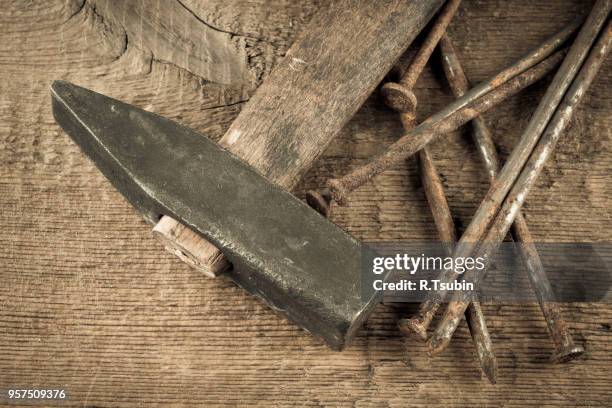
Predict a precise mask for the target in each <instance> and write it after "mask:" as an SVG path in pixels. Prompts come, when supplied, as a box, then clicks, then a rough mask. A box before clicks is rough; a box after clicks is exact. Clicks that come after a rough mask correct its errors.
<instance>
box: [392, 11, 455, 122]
mask: <svg viewBox="0 0 612 408" xmlns="http://www.w3.org/2000/svg"><path fill="white" fill-rule="evenodd" d="M460 4H461V0H448V1H447V2H446V4H445V5H444V8H443V10H442V11H441V12H440V14H439V15H438V17H437V18H436V20H435V22H434V24H433V26H432V27H431V29H430V30H429V32H428V33H427V37H426V38H425V40H424V41H423V44H422V45H421V47H420V48H419V51H418V52H417V54H416V55H415V57H414V58H413V59H412V61H411V62H410V66H409V67H408V69H407V70H406V72H405V73H404V75H403V76H402V78H401V80H400V81H399V83H395V82H387V83H386V84H385V85H383V87H382V89H381V93H382V96H383V98H384V100H385V103H386V104H387V106H389V107H390V108H392V109H393V110H395V111H396V112H402V113H410V114H412V115H413V117H412V120H414V115H415V113H416V107H417V98H416V96H415V95H414V92H413V88H414V85H415V84H416V81H417V79H419V76H420V75H421V73H422V72H423V68H425V65H426V64H427V61H428V60H429V57H430V56H431V53H432V52H433V50H434V49H435V48H436V45H437V44H438V41H440V38H441V37H442V35H443V34H444V32H445V31H446V28H447V27H448V24H449V23H450V21H451V20H452V19H453V16H454V15H455V13H456V12H457V9H458V8H459V5H460Z"/></svg>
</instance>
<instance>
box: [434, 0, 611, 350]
mask: <svg viewBox="0 0 612 408" xmlns="http://www.w3.org/2000/svg"><path fill="white" fill-rule="evenodd" d="M609 12H610V2H609V1H604V0H600V1H598V2H597V3H596V4H595V6H593V10H592V11H591V14H590V16H589V19H588V20H587V22H586V23H585V27H584V28H583V29H582V30H581V32H580V34H579V36H578V38H577V39H576V42H575V44H574V46H573V47H572V51H570V54H569V55H568V57H567V59H568V60H569V61H567V64H564V65H565V68H566V69H565V70H563V68H564V67H562V69H560V72H561V75H563V76H564V77H565V76H566V75H571V72H572V71H573V70H571V69H569V68H570V67H571V66H572V65H573V64H575V63H577V60H579V61H580V62H583V61H584V58H581V57H580V56H581V55H582V54H583V53H584V54H586V53H588V58H586V61H584V64H582V63H580V65H581V68H580V70H579V72H578V74H577V75H574V76H572V81H571V83H570V84H569V85H568V87H569V90H567V87H565V89H563V90H561V91H560V90H559V88H553V89H552V90H550V92H547V94H549V93H552V94H556V93H557V92H561V96H562V102H561V103H560V104H559V103H557V104H556V110H555V111H554V115H552V118H551V119H550V120H548V121H546V127H545V129H544V131H543V135H542V136H541V138H540V140H537V146H536V147H535V149H533V152H531V154H530V155H528V160H526V163H525V164H524V166H521V168H522V170H521V171H520V174H519V175H518V177H517V179H516V182H515V183H513V185H512V186H511V189H510V191H509V193H508V194H507V197H505V200H504V202H503V205H502V206H501V209H500V210H499V211H498V212H496V213H495V214H494V217H493V218H494V219H493V220H492V223H491V226H490V228H489V229H488V232H487V234H486V235H484V236H483V239H482V240H481V241H482V242H483V244H482V245H481V246H480V248H479V249H478V251H476V254H477V256H481V257H485V258H486V259H490V257H491V255H492V254H493V253H494V251H495V250H496V249H497V247H498V246H499V244H500V243H501V241H502V240H503V238H504V236H505V235H506V234H507V233H508V231H509V229H510V226H511V225H512V223H513V222H514V220H515V218H516V215H517V214H518V212H519V211H520V209H521V206H522V205H523V203H524V201H525V198H526V196H527V195H528V194H529V191H530V190H531V188H532V187H533V185H534V184H535V181H536V180H537V178H538V176H539V175H540V173H541V172H542V169H543V168H544V164H545V163H546V161H547V159H548V158H549V157H550V154H551V153H552V151H553V150H554V148H555V146H556V144H557V142H558V140H559V138H560V136H561V134H562V133H563V131H564V129H565V128H566V126H567V125H568V123H569V121H570V120H571V117H572V115H573V113H574V112H575V110H576V106H577V105H578V104H579V103H580V101H581V100H582V98H583V96H584V94H585V93H586V91H587V89H588V87H589V86H590V84H591V82H592V81H593V79H594V77H595V75H596V74H597V72H598V71H599V69H600V67H601V65H602V64H603V61H604V60H605V58H606V56H607V54H608V52H609V50H610V43H611V40H612V26H611V23H610V22H608V23H607V25H606V27H605V28H604V29H603V30H602V31H601V34H600V35H598V34H599V31H600V29H601V27H602V25H603V24H604V23H605V22H606V20H607V18H608V14H609ZM597 37H599V38H598V39H597V43H596V44H595V45H594V46H592V43H593V42H594V41H595V39H596V38H597ZM584 48H586V50H585V49H584ZM585 56H586V55H585ZM555 79H556V78H555ZM562 79H563V82H565V78H562ZM558 82H559V81H555V80H553V84H552V85H551V88H552V86H553V85H559V84H558ZM565 90H567V92H565ZM544 101H546V102H549V98H546V96H545V98H544V100H543V102H544ZM536 113H538V111H536ZM534 117H536V119H540V118H538V117H537V115H536V114H534ZM519 145H520V143H519ZM515 150H516V149H515ZM512 155H514V152H513V154H512ZM512 155H511V157H512ZM507 166H508V164H506V165H505V166H504V169H506V167H507ZM504 169H502V173H503V171H504ZM481 207H482V205H481ZM468 229H469V227H468ZM464 235H465V234H464ZM466 274H467V275H466V277H465V279H468V280H470V281H472V282H474V285H475V286H477V285H478V282H479V281H480V280H481V279H482V278H483V274H482V273H478V272H477V271H476V270H472V271H470V272H469V273H468V272H466ZM467 306H468V302H467V301H465V300H464V299H462V298H461V296H460V295H459V296H458V295H455V296H453V298H452V300H451V302H449V304H448V307H447V309H446V311H445V313H444V315H443V317H442V320H441V322H440V324H439V325H438V327H437V328H436V330H435V332H434V333H433V335H432V337H431V338H430V340H429V351H430V354H438V353H440V352H441V351H443V350H444V349H445V348H446V347H447V345H448V344H449V343H450V339H451V338H452V335H453V333H454V332H455V330H456V328H457V325H458V324H459V321H460V320H461V316H462V315H463V313H464V311H465V309H466V308H467ZM569 347H571V346H569ZM570 351H571V349H570ZM558 358H559V359H560V360H563V359H564V358H565V357H564V356H558Z"/></svg>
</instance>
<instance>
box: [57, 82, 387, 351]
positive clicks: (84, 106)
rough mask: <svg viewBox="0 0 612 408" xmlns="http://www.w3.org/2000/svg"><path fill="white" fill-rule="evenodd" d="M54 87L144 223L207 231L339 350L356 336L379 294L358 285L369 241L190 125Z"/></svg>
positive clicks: (61, 111)
mask: <svg viewBox="0 0 612 408" xmlns="http://www.w3.org/2000/svg"><path fill="white" fill-rule="evenodd" d="M51 94H52V99H53V115H54V117H55V119H56V121H57V122H58V123H59V124H60V126H61V127H62V128H63V129H64V130H65V131H66V133H68V135H70V136H71V137H72V139H73V140H74V141H75V142H76V143H77V144H78V145H79V146H80V147H81V149H82V150H83V151H84V152H85V153H86V154H87V155H88V156H89V157H90V159H91V160H93V162H94V163H95V164H96V166H97V167H98V168H99V169H100V171H102V173H104V175H105V176H106V177H107V178H108V179H109V180H110V181H111V183H112V184H113V185H114V186H115V188H117V190H119V191H120V192H121V193H122V194H123V195H124V196H125V198H126V199H127V200H128V201H129V202H130V203H131V204H132V205H133V206H134V207H135V208H136V209H138V210H139V211H140V213H141V214H142V215H143V216H144V218H145V219H146V220H147V221H149V222H151V223H155V222H157V221H158V220H159V218H160V217H161V216H162V215H168V216H171V217H172V218H174V219H176V220H178V221H180V222H182V223H183V224H184V225H186V226H188V227H189V228H191V229H193V230H194V231H195V232H197V233H199V234H200V235H202V236H203V237H204V238H206V239H207V240H209V241H210V242H212V243H213V244H215V245H216V246H217V247H218V248H220V249H221V250H222V251H223V253H224V254H225V255H226V256H227V257H228V258H229V260H230V261H231V262H232V265H233V269H232V270H231V271H230V272H229V275H230V276H231V278H232V279H233V280H234V281H236V283H238V284H239V285H240V286H242V287H243V288H245V289H246V290H247V291H249V292H251V293H252V294H254V295H256V296H258V297H260V298H262V299H263V300H264V301H265V302H267V303H268V304H269V305H270V306H271V307H272V308H274V309H275V310H279V311H281V312H283V313H285V314H286V315H287V316H288V317H289V318H290V319H291V320H293V321H294V322H296V323H297V324H298V325H300V326H301V327H303V328H304V329H306V330H308V331H310V332H311V333H313V334H314V335H316V336H319V337H321V338H323V339H324V340H325V341H326V343H327V344H329V346H331V347H332V348H334V349H341V348H343V346H344V345H346V343H347V342H348V341H349V340H350V339H351V337H353V335H354V334H355V332H356V330H357V329H358V328H359V326H360V325H361V323H363V321H364V320H365V319H366V318H367V316H368V315H369V313H370V311H371V310H372V309H373V307H374V305H375V304H376V303H377V300H378V296H377V295H376V293H375V292H374V291H371V292H368V291H367V290H364V291H362V288H361V276H360V267H361V265H360V262H361V256H362V251H363V250H365V248H364V247H363V246H362V244H360V243H359V242H358V241H356V240H355V239H353V238H352V237H350V236H349V235H348V234H346V233H345V232H343V231H342V230H341V229H340V228H338V227H336V226H335V225H334V224H332V223H331V222H329V221H328V220H327V219H325V218H323V217H321V216H320V215H319V214H317V213H316V212H315V211H314V210H312V209H311V208H309V207H308V206H307V205H305V204H304V203H303V202H302V201H300V200H298V199H297V198H295V197H294V196H293V195H292V194H290V193H288V192H286V191H284V190H282V189H280V188H279V187H277V186H275V185H274V184H272V183H271V182H269V181H268V180H267V179H265V178H264V177H263V176H261V175H260V174H258V173H257V172H256V171H255V170H254V169H252V168H251V167H250V166H248V165H247V164H245V163H244V162H242V161H241V160H240V159H239V158H237V157H236V156H234V155H233V154H231V153H230V152H228V151H227V150H224V149H223V148H222V147H220V146H219V145H217V144H216V143H214V142H213V141H211V140H209V139H208V138H207V137H205V136H203V135H201V134H199V133H197V132H195V131H193V130H190V129H188V128H186V127H183V126H180V125H179V124H177V123H175V122H172V121H170V120H168V119H165V118H163V117H160V116H158V115H155V114H153V113H150V112H146V111H144V110H141V109H138V108H136V107H134V106H132V105H128V104H125V103H122V102H120V101H117V100H115V99H112V98H109V97H106V96H103V95H101V94H98V93H95V92H92V91H90V90H87V89H84V88H81V87H78V86H76V85H73V84H70V83H67V82H61V81H56V82H54V83H53V85H52V87H51ZM364 292H366V293H364Z"/></svg>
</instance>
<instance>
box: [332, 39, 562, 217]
mask: <svg viewBox="0 0 612 408" xmlns="http://www.w3.org/2000/svg"><path fill="white" fill-rule="evenodd" d="M564 55H565V53H564V51H557V52H556V53H555V54H553V55H551V56H550V57H548V58H546V59H545V60H544V61H542V62H540V63H538V64H537V65H535V66H534V67H532V68H529V69H528V70H527V71H525V72H523V73H521V74H519V75H517V76H515V77H514V78H512V79H510V80H509V81H508V82H506V83H504V84H503V85H501V86H499V87H497V88H495V89H494V90H492V91H491V92H489V93H488V94H486V95H484V96H482V97H480V98H478V99H476V100H475V101H472V102H470V103H469V104H467V105H466V106H464V107H463V108H461V109H459V110H458V111H456V112H454V113H451V114H450V115H449V116H445V117H443V118H442V119H440V120H439V121H432V119H431V118H429V119H428V120H426V121H424V122H423V123H421V124H420V125H419V126H417V127H416V128H414V129H413V130H412V131H410V132H408V133H407V134H405V135H403V136H402V137H401V138H400V139H399V140H397V141H396V142H395V143H394V144H392V145H391V146H390V147H389V148H388V149H387V150H386V151H385V152H383V153H382V154H380V155H378V156H377V157H376V158H375V159H373V160H372V161H371V162H370V163H368V164H366V165H364V166H362V167H359V168H358V169H355V170H353V171H352V172H350V173H349V174H346V175H345V176H343V177H341V178H339V179H329V180H328V181H327V188H329V190H330V192H331V194H332V198H333V199H334V200H335V201H336V202H337V203H338V204H340V205H343V204H346V198H347V196H348V194H349V193H350V192H351V191H353V190H354V189H356V188H357V187H359V186H361V185H363V184H364V183H366V182H367V181H369V180H370V179H371V178H372V177H374V176H376V175H378V174H380V173H382V172H383V171H385V170H387V169H388V168H390V167H393V166H396V165H398V164H400V163H401V162H402V161H403V160H405V159H406V158H408V157H410V156H412V155H413V154H415V153H416V152H418V151H419V150H421V149H422V148H423V147H425V146H426V145H427V143H429V142H430V141H431V140H432V139H434V138H435V137H436V136H439V135H441V134H444V133H448V132H451V131H453V130H455V129H457V128H459V127H461V126H463V125H464V124H465V123H467V122H469V121H470V120H472V119H474V118H475V117H477V116H478V115H480V114H481V113H484V112H486V111H487V110H489V109H491V108H492V107H494V106H496V105H497V104H499V103H500V102H502V101H503V100H505V99H506V98H508V97H510V96H512V95H514V94H516V93H517V92H519V91H521V90H522V89H524V88H526V87H527V86H529V85H531V84H533V83H534V82H536V81H537V80H539V79H541V78H542V77H544V76H545V75H546V74H547V73H549V72H550V71H552V70H553V69H554V68H555V67H556V66H557V65H558V64H559V63H560V62H561V61H562V59H563V56H564ZM460 99H461V98H460Z"/></svg>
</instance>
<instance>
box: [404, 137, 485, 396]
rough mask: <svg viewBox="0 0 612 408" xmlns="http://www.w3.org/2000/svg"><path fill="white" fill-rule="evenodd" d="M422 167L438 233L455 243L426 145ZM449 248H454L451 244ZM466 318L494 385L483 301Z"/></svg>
mask: <svg viewBox="0 0 612 408" xmlns="http://www.w3.org/2000/svg"><path fill="white" fill-rule="evenodd" d="M419 166H420V169H421V180H422V181H423V187H424V189H425V195H426V196H427V202H428V203H429V208H430V209H431V212H432V215H433V218H434V221H435V225H436V229H437V230H438V236H439V237H440V240H441V241H442V242H443V243H444V244H454V243H455V242H456V241H457V234H456V230H455V223H454V222H453V217H452V215H451V212H450V208H449V206H448V201H447V200H446V195H445V194H444V186H443V184H442V180H441V179H440V176H439V174H438V171H437V170H436V167H435V164H434V162H433V159H432V157H431V154H430V153H429V150H428V149H427V147H424V148H423V150H421V151H420V152H419ZM448 251H449V252H451V251H452V250H451V249H450V247H449V249H448ZM449 255H452V254H449ZM465 317H466V320H467V322H468V326H469V329H470V335H471V336H472V341H473V343H474V347H475V348H476V355H477V356H478V361H479V362H480V367H481V368H482V371H483V372H484V374H485V375H486V377H487V378H488V380H489V381H490V382H491V384H495V383H496V382H497V358H496V357H495V354H494V351H493V342H492V341H491V336H490V335H489V330H488V329H487V325H486V322H485V318H484V315H483V313H482V309H481V307H480V304H479V303H478V302H472V303H471V304H470V305H469V307H468V308H467V310H466V311H465ZM404 324H405V323H404V322H403V321H402V320H400V321H399V322H398V326H399V327H400V331H402V333H405V332H406V330H405V328H404V327H402V326H403V325H404ZM421 338H422V337H421Z"/></svg>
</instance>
